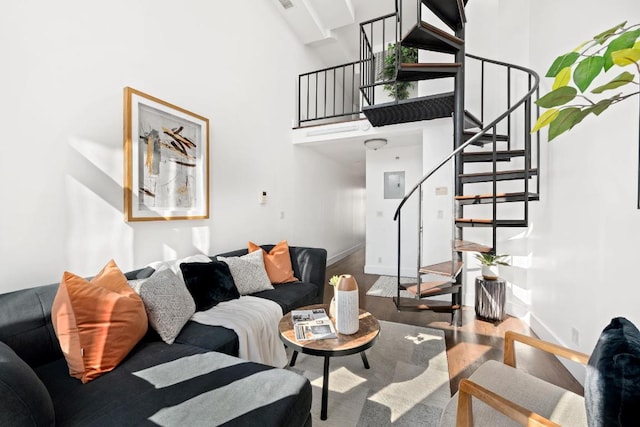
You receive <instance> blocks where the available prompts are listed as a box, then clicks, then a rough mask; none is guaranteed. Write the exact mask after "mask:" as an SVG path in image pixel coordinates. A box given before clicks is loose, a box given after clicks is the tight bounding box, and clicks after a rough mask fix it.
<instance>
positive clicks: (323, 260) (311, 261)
mask: <svg viewBox="0 0 640 427" xmlns="http://www.w3.org/2000/svg"><path fill="white" fill-rule="evenodd" d="M289 253H290V254H291V265H292V267H293V273H294V275H295V276H296V277H297V278H298V279H299V280H300V281H301V282H309V283H313V284H314V285H316V287H317V288H318V293H317V294H316V303H317V304H321V303H322V299H323V297H324V287H325V284H326V275H327V250H326V249H321V248H305V247H300V246H290V247H289Z"/></svg>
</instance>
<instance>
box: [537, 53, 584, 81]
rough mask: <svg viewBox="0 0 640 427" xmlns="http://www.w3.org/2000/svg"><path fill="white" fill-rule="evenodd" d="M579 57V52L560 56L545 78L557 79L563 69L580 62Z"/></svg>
mask: <svg viewBox="0 0 640 427" xmlns="http://www.w3.org/2000/svg"><path fill="white" fill-rule="evenodd" d="M578 57H580V54H579V53H578V52H570V53H567V54H565V55H560V56H558V57H557V58H556V59H555V61H553V64H551V67H549V71H547V74H546V75H545V77H555V76H556V75H557V74H558V73H559V72H560V71H562V69H563V68H566V67H570V66H572V65H573V63H574V62H576V61H577V60H578Z"/></svg>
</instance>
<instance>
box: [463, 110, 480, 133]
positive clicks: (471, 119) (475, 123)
mask: <svg viewBox="0 0 640 427" xmlns="http://www.w3.org/2000/svg"><path fill="white" fill-rule="evenodd" d="M482 127H483V125H482V121H481V120H480V119H479V118H477V117H476V116H474V115H473V114H471V113H470V112H469V111H467V110H464V128H465V129H470V128H480V129H481V128H482Z"/></svg>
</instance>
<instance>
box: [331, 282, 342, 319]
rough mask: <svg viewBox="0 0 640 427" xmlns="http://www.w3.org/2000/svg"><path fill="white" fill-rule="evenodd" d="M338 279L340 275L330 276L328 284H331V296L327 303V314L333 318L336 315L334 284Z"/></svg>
mask: <svg viewBox="0 0 640 427" xmlns="http://www.w3.org/2000/svg"><path fill="white" fill-rule="evenodd" d="M339 280H340V276H331V279H329V284H330V285H331V286H333V297H331V303H329V316H330V317H333V318H334V319H335V317H336V315H335V314H336V285H337V284H338V281H339Z"/></svg>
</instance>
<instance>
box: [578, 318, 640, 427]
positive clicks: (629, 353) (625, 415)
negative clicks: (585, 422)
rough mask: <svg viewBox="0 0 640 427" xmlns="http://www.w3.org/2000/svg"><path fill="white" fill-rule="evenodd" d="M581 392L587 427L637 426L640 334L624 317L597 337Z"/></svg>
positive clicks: (639, 415) (616, 319)
mask: <svg viewBox="0 0 640 427" xmlns="http://www.w3.org/2000/svg"><path fill="white" fill-rule="evenodd" d="M584 393H585V402H586V407H587V415H588V419H589V426H590V427H596V426H598V427H601V426H602V427H604V426H631V425H638V420H640V332H639V331H638V329H637V328H636V327H635V326H634V325H633V323H631V322H630V321H628V320H627V319H625V318H624V317H616V318H614V319H612V320H611V323H609V325H608V326H607V327H606V328H604V330H603V331H602V333H601V334H600V338H598V342H597V344H596V347H595V349H594V350H593V353H592V354H591V357H590V358H589V365H588V366H587V374H586V378H585V387H584Z"/></svg>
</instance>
